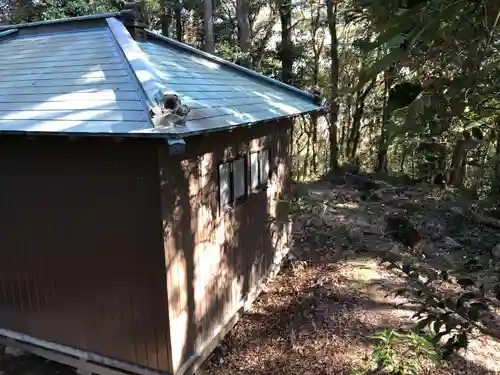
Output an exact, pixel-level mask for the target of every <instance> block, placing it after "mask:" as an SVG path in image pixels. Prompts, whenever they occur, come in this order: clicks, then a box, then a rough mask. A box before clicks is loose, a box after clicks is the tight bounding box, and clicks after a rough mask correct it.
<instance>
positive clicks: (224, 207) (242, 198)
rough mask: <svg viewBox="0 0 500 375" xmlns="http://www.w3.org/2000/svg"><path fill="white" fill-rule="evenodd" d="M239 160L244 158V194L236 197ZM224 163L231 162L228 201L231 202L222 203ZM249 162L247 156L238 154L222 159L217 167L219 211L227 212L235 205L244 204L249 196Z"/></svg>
mask: <svg viewBox="0 0 500 375" xmlns="http://www.w3.org/2000/svg"><path fill="white" fill-rule="evenodd" d="M237 160H242V161H243V171H242V172H243V176H242V177H243V195H241V196H240V197H238V198H236V197H235V165H236V163H235V162H236V161H237ZM224 164H229V198H228V201H229V203H222V201H221V198H222V196H221V181H222V180H221V169H220V168H221V166H223V165H224ZM247 170H248V163H247V158H246V157H245V156H244V155H238V156H235V157H232V158H228V159H225V160H223V161H221V162H220V163H219V165H218V168H217V196H218V203H219V211H220V212H226V211H229V210H231V209H233V208H234V207H236V206H238V205H240V204H242V203H243V202H245V201H246V200H247V198H248V195H249V191H248V173H247Z"/></svg>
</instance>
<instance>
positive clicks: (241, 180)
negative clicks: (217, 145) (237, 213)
mask: <svg viewBox="0 0 500 375" xmlns="http://www.w3.org/2000/svg"><path fill="white" fill-rule="evenodd" d="M246 170H247V166H246V159H245V157H238V158H237V159H233V160H230V161H227V162H224V163H222V164H220V165H219V203H220V208H221V211H222V210H225V209H228V208H230V207H233V206H235V205H237V204H239V203H241V202H242V201H244V200H245V199H246V197H247V179H246Z"/></svg>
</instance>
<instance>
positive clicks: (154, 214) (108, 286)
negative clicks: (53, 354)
mask: <svg viewBox="0 0 500 375" xmlns="http://www.w3.org/2000/svg"><path fill="white" fill-rule="evenodd" d="M156 162H157V152H156V146H155V144H154V143H153V144H152V143H151V142H149V143H148V142H147V141H142V142H141V141H137V140H126V141H123V142H121V143H117V142H114V141H112V140H103V139H97V138H90V139H81V140H78V141H75V142H72V141H70V140H68V139H67V138H55V137H54V138H53V137H40V138H36V139H35V140H26V139H25V138H24V139H23V138H21V137H8V136H4V137H1V138H0V170H1V171H2V173H1V174H0V189H2V194H1V197H2V198H1V199H0V221H1V222H2V225H1V226H0V327H2V328H4V329H10V330H13V331H17V332H20V333H24V334H27V335H31V336H34V337H37V338H40V339H43V340H47V341H52V342H55V343H59V344H63V345H67V346H72V347H76V348H80V349H83V350H88V351H91V352H95V353H97V354H101V355H105V356H108V357H111V358H116V359H120V360H124V361H127V362H131V363H136V364H139V365H143V366H148V367H151V368H153V369H161V370H163V371H168V370H169V368H170V360H169V354H168V353H169V344H170V342H169V341H170V340H169V337H168V320H167V319H166V314H167V313H166V303H165V298H164V296H165V290H166V284H165V282H166V280H165V277H164V274H165V269H164V251H163V246H162V245H163V242H162V228H161V223H160V220H159V219H160V195H159V187H158V175H157V163H156Z"/></svg>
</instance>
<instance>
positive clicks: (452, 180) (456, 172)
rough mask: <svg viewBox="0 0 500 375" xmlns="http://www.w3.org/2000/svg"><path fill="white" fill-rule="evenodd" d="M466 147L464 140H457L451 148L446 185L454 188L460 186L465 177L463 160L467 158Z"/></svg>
mask: <svg viewBox="0 0 500 375" xmlns="http://www.w3.org/2000/svg"><path fill="white" fill-rule="evenodd" d="M466 146H467V141H466V140H465V139H459V140H458V141H457V143H456V144H455V147H454V148H453V155H452V157H451V168H450V175H449V176H450V177H449V180H448V183H449V184H450V185H453V186H456V187H460V186H462V183H463V178H464V175H465V173H464V172H465V158H466V156H467V147H466Z"/></svg>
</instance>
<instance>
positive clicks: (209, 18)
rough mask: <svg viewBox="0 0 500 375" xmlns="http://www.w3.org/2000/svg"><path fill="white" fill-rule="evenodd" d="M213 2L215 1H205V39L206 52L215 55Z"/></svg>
mask: <svg viewBox="0 0 500 375" xmlns="http://www.w3.org/2000/svg"><path fill="white" fill-rule="evenodd" d="M212 1H213V0H203V33H204V37H203V38H204V45H205V52H208V53H211V54H215V42H214V20H213V13H212V10H213V8H212Z"/></svg>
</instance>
